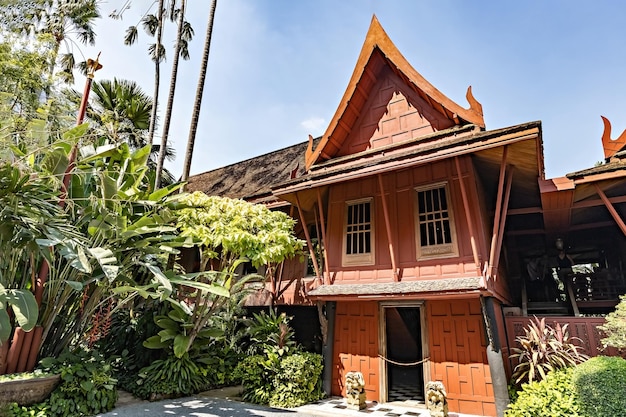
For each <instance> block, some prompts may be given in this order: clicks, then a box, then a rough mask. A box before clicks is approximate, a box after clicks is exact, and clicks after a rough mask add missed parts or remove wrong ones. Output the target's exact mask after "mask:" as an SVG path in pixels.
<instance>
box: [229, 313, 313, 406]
mask: <svg viewBox="0 0 626 417" xmlns="http://www.w3.org/2000/svg"><path fill="white" fill-rule="evenodd" d="M288 323H289V318H288V317H287V316H286V315H285V314H284V313H283V314H280V315H277V314H276V313H275V312H274V311H273V310H270V314H266V313H265V312H264V311H263V312H261V313H260V314H254V316H253V319H252V320H248V321H246V325H247V326H248V329H249V331H248V333H249V335H250V344H251V348H249V349H248V352H249V356H246V357H245V358H244V360H243V361H241V362H240V363H239V365H237V367H236V368H235V371H234V374H235V377H236V378H237V379H239V380H241V382H242V384H243V394H242V396H243V399H244V400H246V401H250V402H253V403H256V404H269V405H271V406H273V407H297V406H299V405H302V404H305V403H308V402H311V401H314V400H317V399H320V398H322V395H323V393H322V390H321V384H322V381H321V375H322V369H323V366H322V357H321V356H320V355H318V354H315V353H309V352H302V351H300V350H298V349H297V347H296V344H295V342H294V340H293V331H292V330H291V328H290V327H289V325H288ZM252 346H255V348H252ZM255 352H258V353H256V354H252V355H250V353H255Z"/></svg>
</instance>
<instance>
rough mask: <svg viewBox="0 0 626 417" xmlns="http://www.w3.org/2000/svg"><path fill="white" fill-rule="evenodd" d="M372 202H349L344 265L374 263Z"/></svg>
mask: <svg viewBox="0 0 626 417" xmlns="http://www.w3.org/2000/svg"><path fill="white" fill-rule="evenodd" d="M372 217H373V216H372V201H371V200H366V201H358V202H349V203H348V204H347V205H346V221H345V235H344V264H364V263H372V262H373V260H374V258H373V218H372Z"/></svg>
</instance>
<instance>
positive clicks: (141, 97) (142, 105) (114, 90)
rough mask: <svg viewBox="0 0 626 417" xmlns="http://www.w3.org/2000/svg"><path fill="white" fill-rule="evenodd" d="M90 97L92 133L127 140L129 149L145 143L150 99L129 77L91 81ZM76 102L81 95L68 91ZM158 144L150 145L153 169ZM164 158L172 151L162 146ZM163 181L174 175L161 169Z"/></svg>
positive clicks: (88, 112)
mask: <svg viewBox="0 0 626 417" xmlns="http://www.w3.org/2000/svg"><path fill="white" fill-rule="evenodd" d="M91 88H92V92H93V94H92V96H91V100H90V102H89V106H88V107H87V118H88V119H90V120H91V121H92V122H93V125H94V129H95V133H96V134H97V135H99V136H102V137H104V138H107V139H109V140H112V141H114V142H126V143H128V145H129V146H130V147H131V149H139V148H142V147H144V146H145V145H147V144H148V130H149V126H150V119H151V114H152V109H153V108H154V105H153V100H152V98H151V97H150V96H149V95H147V94H146V93H145V92H144V91H143V90H142V89H141V87H139V85H137V83H136V82H134V81H129V80H118V79H113V81H111V80H101V81H94V82H93V84H92V87H91ZM67 95H68V97H69V99H70V100H72V101H74V102H76V101H77V100H79V99H80V95H79V93H78V92H76V91H69V92H68V93H67ZM159 149H160V146H159V145H152V150H151V152H150V160H149V163H148V165H149V166H150V167H151V168H152V169H153V170H155V169H156V159H157V156H158V154H159ZM164 155H165V156H164V158H167V159H168V160H172V159H173V158H174V151H173V149H171V148H167V149H165V152H164ZM163 177H164V182H167V183H168V184H171V183H172V182H174V177H173V176H172V174H171V173H170V172H168V171H164V175H163Z"/></svg>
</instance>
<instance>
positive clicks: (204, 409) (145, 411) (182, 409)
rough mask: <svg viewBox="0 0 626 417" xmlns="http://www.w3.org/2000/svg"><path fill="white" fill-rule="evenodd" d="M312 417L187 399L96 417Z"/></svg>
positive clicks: (230, 402)
mask: <svg viewBox="0 0 626 417" xmlns="http://www.w3.org/2000/svg"><path fill="white" fill-rule="evenodd" d="M318 415H319V414H318ZM136 416H150V417H172V416H179V417H250V416H265V417H313V416H314V415H313V414H307V413H303V412H297V411H290V410H279V409H275V408H270V407H263V406H259V405H255V404H248V403H242V402H239V401H235V400H230V399H226V398H207V397H189V398H179V399H175V400H165V401H156V402H140V403H135V404H130V405H123V406H121V407H116V408H115V409H114V410H113V411H110V412H108V413H105V414H99V415H98V417H136Z"/></svg>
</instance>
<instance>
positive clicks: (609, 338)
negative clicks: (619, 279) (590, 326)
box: [600, 295, 626, 349]
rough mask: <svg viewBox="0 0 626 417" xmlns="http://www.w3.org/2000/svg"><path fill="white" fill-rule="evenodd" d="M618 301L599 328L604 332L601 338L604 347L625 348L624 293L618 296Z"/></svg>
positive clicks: (625, 318) (625, 316) (625, 314)
mask: <svg viewBox="0 0 626 417" xmlns="http://www.w3.org/2000/svg"><path fill="white" fill-rule="evenodd" d="M620 300H621V301H620V302H619V304H618V305H617V306H616V307H615V311H613V312H612V313H610V314H608V315H607V316H606V323H605V324H604V326H600V330H602V331H603V332H604V333H606V337H605V338H603V339H602V344H603V345H604V347H607V346H611V347H614V348H616V349H626V295H622V296H620Z"/></svg>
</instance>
